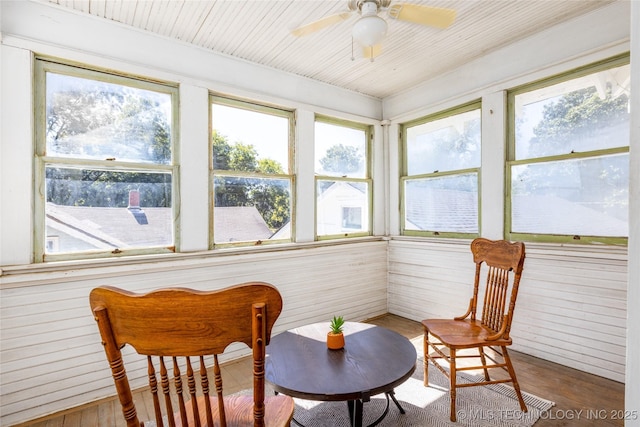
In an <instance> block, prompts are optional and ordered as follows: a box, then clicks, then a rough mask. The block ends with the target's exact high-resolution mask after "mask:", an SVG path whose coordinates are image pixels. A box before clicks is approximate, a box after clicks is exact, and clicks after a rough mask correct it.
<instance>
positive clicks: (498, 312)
mask: <svg viewBox="0 0 640 427" xmlns="http://www.w3.org/2000/svg"><path fill="white" fill-rule="evenodd" d="M524 250H525V249H524V244H523V243H522V242H509V241H506V240H488V239H483V238H477V239H475V240H474V241H473V242H472V243H471V252H472V254H473V260H474V262H475V263H476V275H475V283H474V287H473V298H472V303H471V319H472V320H475V319H476V307H477V300H478V295H479V294H480V292H481V291H483V292H484V300H483V305H482V312H481V314H480V322H481V323H482V324H483V325H485V326H486V327H488V328H490V329H491V330H493V331H495V332H498V331H500V330H501V329H503V327H504V329H505V334H504V335H503V336H504V337H505V338H508V336H509V331H510V330H511V319H513V311H514V308H515V303H516V298H517V295H518V287H519V283H520V277H521V275H522V269H523V267H524ZM483 266H484V269H485V270H486V282H485V285H484V287H483V288H484V289H482V290H481V289H480V282H481V278H482V277H483V276H482V273H481V272H482V270H483ZM508 298H509V305H508V306H507V299H508ZM505 322H507V323H506V325H505Z"/></svg>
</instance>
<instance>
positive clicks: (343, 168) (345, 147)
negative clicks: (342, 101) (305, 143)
mask: <svg viewBox="0 0 640 427" xmlns="http://www.w3.org/2000/svg"><path fill="white" fill-rule="evenodd" d="M366 147H367V134H366V132H365V131H364V130H362V129H354V128H351V127H346V126H339V125H333V124H330V123H324V122H318V121H316V127H315V159H316V161H315V172H316V174H318V175H324V176H343V177H349V178H366V177H367V148H366Z"/></svg>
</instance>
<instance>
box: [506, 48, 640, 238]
mask: <svg viewBox="0 0 640 427" xmlns="http://www.w3.org/2000/svg"><path fill="white" fill-rule="evenodd" d="M629 71H630V70H629V65H628V57H623V58H616V59H613V60H611V61H607V62H605V63H601V64H598V65H595V66H592V67H588V68H585V69H581V70H577V71H575V72H573V73H571V74H570V75H565V76H561V77H556V78H553V79H549V80H545V81H542V82H538V83H536V84H533V85H529V86H527V87H525V88H522V89H518V90H514V91H512V92H511V93H510V94H509V123H510V125H511V132H510V139H511V141H510V144H509V162H508V170H507V174H508V179H509V181H508V182H509V184H508V191H509V196H510V197H509V199H508V203H507V205H508V215H507V230H508V232H509V236H510V238H512V239H528V240H539V241H558V242H576V243H579V242H583V243H589V242H601V243H624V242H625V241H626V237H627V235H628V232H629V221H628V206H629V200H628V199H629V186H628V185H629V115H630V114H629V78H630V75H629Z"/></svg>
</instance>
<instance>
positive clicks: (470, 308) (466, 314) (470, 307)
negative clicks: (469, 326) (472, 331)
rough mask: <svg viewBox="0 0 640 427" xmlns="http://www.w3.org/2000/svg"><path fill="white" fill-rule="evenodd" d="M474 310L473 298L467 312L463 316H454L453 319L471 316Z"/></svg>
mask: <svg viewBox="0 0 640 427" xmlns="http://www.w3.org/2000/svg"><path fill="white" fill-rule="evenodd" d="M472 311H473V298H471V299H470V300H469V308H467V312H466V313H465V314H463V315H462V316H458V317H454V318H453V320H464V319H466V318H467V317H469V315H470V314H471V312H472Z"/></svg>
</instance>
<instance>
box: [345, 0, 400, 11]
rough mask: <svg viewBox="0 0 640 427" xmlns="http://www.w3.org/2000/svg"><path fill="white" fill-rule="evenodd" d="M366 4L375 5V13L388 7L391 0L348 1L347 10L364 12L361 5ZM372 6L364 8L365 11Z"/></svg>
mask: <svg viewBox="0 0 640 427" xmlns="http://www.w3.org/2000/svg"><path fill="white" fill-rule="evenodd" d="M366 3H371V4H374V5H375V13H377V12H378V11H379V10H380V8H384V7H388V6H389V5H390V4H391V0H349V10H358V11H361V12H364V10H363V5H365V4H366ZM367 7H369V8H372V7H373V6H365V9H366V8H367Z"/></svg>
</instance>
